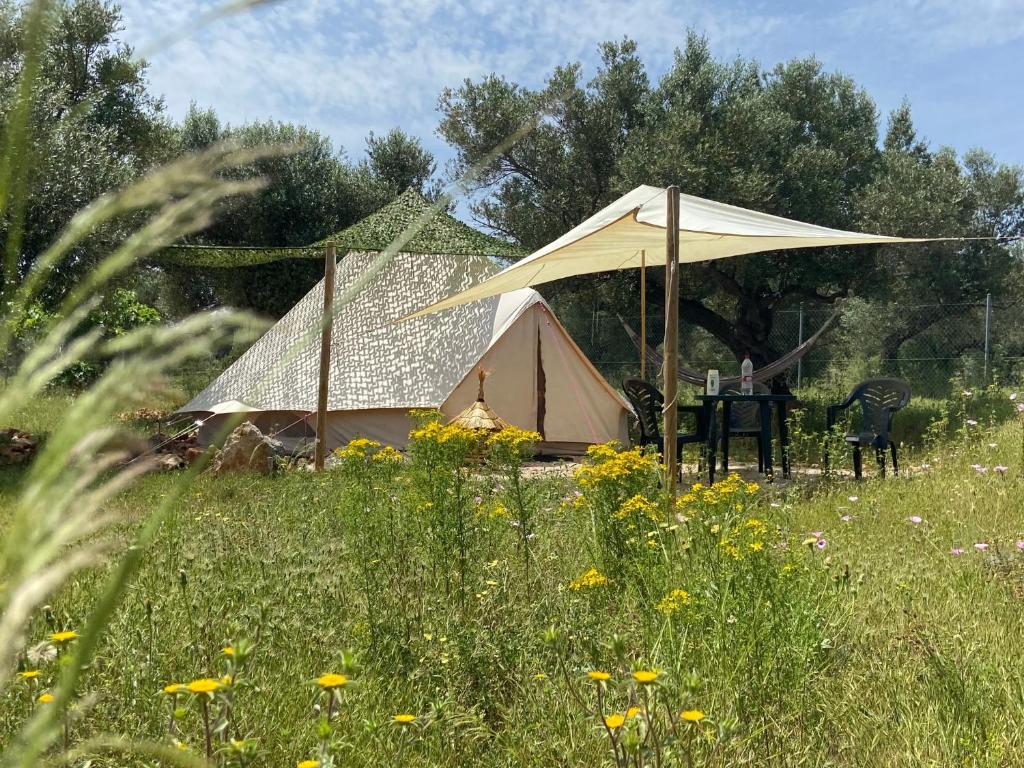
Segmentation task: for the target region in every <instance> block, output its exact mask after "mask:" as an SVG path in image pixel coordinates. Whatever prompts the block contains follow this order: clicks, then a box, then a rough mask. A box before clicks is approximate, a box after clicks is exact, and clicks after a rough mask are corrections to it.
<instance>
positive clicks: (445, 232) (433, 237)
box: [152, 189, 523, 268]
mask: <svg viewBox="0 0 1024 768" xmlns="http://www.w3.org/2000/svg"><path fill="white" fill-rule="evenodd" d="M431 208H432V205H431V203H430V202H428V201H427V200H426V199H425V198H424V197H423V196H422V195H421V194H420V193H419V192H417V191H416V190H414V189H408V190H406V191H405V192H403V193H402V194H401V195H399V196H398V197H397V198H396V199H395V200H394V201H393V202H391V203H388V204H387V205H385V206H384V207H383V208H381V209H380V210H379V211H377V212H376V213H372V214H370V215H369V216H367V217H366V218H364V219H362V220H361V221H358V222H356V223H355V224H353V225H352V226H350V227H347V228H346V229H343V230H342V231H341V232H338V233H337V234H335V235H332V236H330V237H325V238H324V239H323V240H320V241H318V242H316V243H310V244H309V245H307V246H302V247H297V248H256V247H244V246H219V245H174V246H171V247H170V248H166V249H164V250H163V251H161V252H160V253H158V254H156V255H155V256H154V257H153V259H152V262H153V263H154V264H158V265H167V266H172V265H173V266H182V267H225V268H227V267H249V266H254V265H256V264H266V263H268V262H272V261H280V260H282V259H322V258H323V256H324V246H325V245H326V243H327V241H328V240H334V242H335V243H336V244H337V246H338V254H339V255H344V254H345V253H348V252H349V251H361V252H374V251H383V250H385V249H386V248H387V247H388V246H389V245H390V244H391V243H393V242H394V241H395V240H396V239H397V238H398V237H399V236H400V235H401V234H402V233H403V232H405V230H406V229H408V228H409V227H410V226H412V225H413V224H414V223H416V222H417V221H418V220H420V218H421V217H424V216H427V215H428V214H429V212H430V210H431ZM401 250H402V252H403V253H422V254H445V255H447V254H452V255H460V254H479V255H482V256H500V257H504V258H509V259H518V258H521V257H522V256H523V252H522V251H521V250H520V249H519V248H518V247H516V246H515V245H513V244H512V243H509V242H506V241H505V240H500V239H498V238H496V237H491V236H489V235H485V234H483V233H482V232H478V231H477V230H475V229H473V228H472V227H470V226H469V225H467V224H464V223H463V222H461V221H459V220H458V219H456V218H455V217H454V216H451V215H450V214H448V213H447V212H445V211H443V210H439V211H437V212H435V213H434V214H433V215H432V216H431V218H430V219H429V221H428V222H427V224H426V225H425V226H424V227H423V228H422V229H420V230H419V231H418V232H417V233H416V234H415V235H414V236H413V237H412V238H411V239H410V240H409V241H408V242H407V243H405V244H404V245H402V248H401Z"/></svg>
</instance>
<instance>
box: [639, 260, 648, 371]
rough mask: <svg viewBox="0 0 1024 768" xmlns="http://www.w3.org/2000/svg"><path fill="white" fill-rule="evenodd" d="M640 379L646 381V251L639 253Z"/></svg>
mask: <svg viewBox="0 0 1024 768" xmlns="http://www.w3.org/2000/svg"><path fill="white" fill-rule="evenodd" d="M640 378H641V379H643V380H644V381H646V380H647V251H644V250H641V251H640Z"/></svg>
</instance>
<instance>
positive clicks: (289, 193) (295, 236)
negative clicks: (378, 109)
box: [173, 105, 433, 317]
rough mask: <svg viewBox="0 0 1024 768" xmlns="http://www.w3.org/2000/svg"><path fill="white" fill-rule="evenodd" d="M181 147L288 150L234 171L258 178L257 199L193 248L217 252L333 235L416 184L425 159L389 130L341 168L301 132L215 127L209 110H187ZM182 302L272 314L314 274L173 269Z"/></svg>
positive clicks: (230, 210)
mask: <svg viewBox="0 0 1024 768" xmlns="http://www.w3.org/2000/svg"><path fill="white" fill-rule="evenodd" d="M178 134H179V141H180V146H181V150H182V151H194V150H197V149H201V148H203V147H205V146H208V145H210V144H213V143H216V142H234V143H237V144H239V145H241V146H243V147H262V146H268V145H281V146H287V147H291V148H292V149H293V151H289V152H287V153H283V154H281V155H279V156H276V157H269V158H264V159H262V160H259V161H258V162H255V163H253V164H251V165H250V166H248V167H245V168H241V169H234V170H232V171H231V173H232V174H233V175H236V176H238V177H239V178H263V179H265V180H266V182H267V187H266V189H265V190H263V191H262V192H261V193H259V194H256V195H253V196H250V197H246V198H244V199H239V200H236V201H233V202H232V203H231V204H230V205H229V206H227V207H226V208H225V209H224V210H223V211H221V213H220V214H219V215H218V217H217V219H216V221H215V222H214V223H213V224H212V225H211V226H210V227H209V228H208V229H207V230H206V231H204V232H203V233H202V234H201V235H200V236H199V237H197V238H195V242H196V243H199V244H213V245H218V246H225V247H230V246H260V247H280V248H295V247H302V246H307V245H309V244H310V243H313V242H316V241H318V240H321V239H322V238H324V237H326V236H328V235H330V234H333V233H334V232H337V231H338V230H340V229H342V228H344V227H346V226H348V225H350V224H352V223H354V222H356V221H358V220H360V219H361V218H363V217H364V216H366V215H367V214H369V213H371V212H372V211H374V210H377V209H378V208H380V207H381V206H382V205H384V204H385V203H387V202H389V201H390V200H391V199H393V197H394V196H395V195H394V194H393V189H394V185H395V184H398V183H402V182H404V181H409V182H411V183H420V184H422V183H426V181H427V179H428V178H429V176H430V174H431V173H432V172H433V158H432V157H431V156H430V155H429V153H427V152H425V151H424V150H423V149H422V147H420V145H419V143H418V142H417V141H415V140H414V139H411V138H410V137H408V136H406V135H405V134H403V133H401V131H397V130H396V131H392V132H391V133H389V134H388V135H387V137H385V139H381V140H375V139H374V138H373V137H371V140H370V142H369V145H370V148H371V150H374V152H373V153H371V155H370V157H369V159H368V160H366V161H363V162H361V163H357V164H354V163H351V162H350V161H349V160H348V158H347V157H346V155H345V153H344V152H343V151H336V150H335V149H334V147H333V145H332V142H331V140H330V139H329V138H328V137H326V136H324V135H323V134H321V133H319V132H317V131H314V130H311V129H309V128H306V127H305V126H301V125H295V124H291V123H281V122H272V121H268V122H257V123H249V124H246V125H242V126H238V127H231V126H222V125H221V123H220V121H219V119H218V118H217V116H216V114H215V112H214V111H213V110H212V109H200V108H199V107H197V106H195V105H193V106H192V107H191V109H190V110H189V112H188V114H187V115H186V117H185V119H184V120H183V122H182V124H181V126H180V128H179V131H178ZM173 271H175V272H176V273H177V275H178V277H179V280H178V283H179V285H180V286H181V287H182V288H183V289H184V291H185V292H186V294H187V301H186V303H187V304H189V305H192V306H203V305H207V304H213V303H219V304H231V305H233V306H238V307H245V308H250V309H255V310H257V311H260V312H264V313H267V314H270V315H273V316H275V317H279V316H281V315H283V314H284V313H285V312H287V311H288V310H289V309H290V308H291V307H292V306H293V305H294V304H295V302H296V301H298V300H299V299H300V298H301V297H302V296H303V295H305V293H306V292H307V291H308V290H309V289H310V288H311V287H312V286H313V285H315V284H316V282H317V280H319V279H320V277H322V276H323V265H322V264H321V263H320V262H319V261H315V260H306V259H288V260H282V261H274V262H271V263H265V264H254V265H252V266H244V267H234V268H232V269H219V270H204V271H201V272H199V271H195V270H191V269H184V268H180V269H176V270H173Z"/></svg>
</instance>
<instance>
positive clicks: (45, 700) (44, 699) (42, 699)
mask: <svg viewBox="0 0 1024 768" xmlns="http://www.w3.org/2000/svg"><path fill="white" fill-rule="evenodd" d="M36 701H38V702H39V703H40V704H49V703H50V702H52V701H53V694H52V693H44V694H41V695H40V696H39V698H38V699H36Z"/></svg>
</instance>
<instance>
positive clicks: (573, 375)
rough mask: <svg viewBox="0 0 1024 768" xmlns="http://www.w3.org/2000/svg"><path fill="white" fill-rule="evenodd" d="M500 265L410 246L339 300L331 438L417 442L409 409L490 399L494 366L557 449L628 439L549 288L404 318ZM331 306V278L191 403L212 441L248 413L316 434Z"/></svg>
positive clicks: (515, 404) (451, 412)
mask: <svg viewBox="0 0 1024 768" xmlns="http://www.w3.org/2000/svg"><path fill="white" fill-rule="evenodd" d="M441 215H442V216H443V215H444V214H441ZM356 226H359V225H356ZM377 255H378V253H377V252H373V251H357V252H350V253H348V254H347V255H346V256H345V257H344V258H343V259H342V260H341V262H340V264H339V265H338V269H337V273H336V277H335V295H336V296H341V295H344V294H345V292H346V290H348V289H349V288H350V286H352V285H353V284H354V283H355V282H356V281H357V280H358V279H359V277H360V275H362V274H363V273H364V271H365V270H366V268H367V266H368V265H369V264H370V263H371V261H372V260H373V259H374V258H375V257H376V256H377ZM499 271H500V270H499V267H498V266H497V265H496V264H495V263H494V262H493V261H492V260H491V259H489V258H487V257H486V256H483V255H480V254H469V255H467V254H444V253H440V254H439V253H433V254H427V253H411V252H409V253H407V252H403V253H399V254H397V255H396V256H395V257H394V258H393V259H392V260H391V261H390V262H389V263H388V264H387V265H386V266H385V267H384V268H383V270H382V271H381V272H379V273H378V274H377V275H376V277H375V278H374V280H373V281H372V282H371V283H370V284H368V285H367V286H366V287H365V288H363V289H362V290H361V291H360V292H359V293H358V294H356V296H355V297H354V298H353V300H352V301H351V302H350V303H348V304H346V305H344V306H341V307H340V308H336V310H337V311H336V314H335V318H334V326H333V330H332V342H331V365H330V384H329V395H328V408H327V434H326V435H325V438H326V446H327V448H328V449H332V448H334V447H337V446H339V445H343V444H344V443H346V442H348V441H349V440H350V439H352V438H354V437H367V438H370V439H373V440H378V441H380V442H382V443H385V444H388V445H393V446H396V447H399V448H401V447H403V446H404V445H405V444H406V441H407V438H408V433H409V430H410V427H411V424H410V418H409V411H410V410H411V409H420V408H438V409H440V410H441V411H442V412H443V413H444V414H445V415H446V416H447V417H448V418H452V417H454V416H455V415H457V414H458V413H460V412H461V411H463V410H464V409H465V408H466V407H467V406H469V405H470V404H471V403H472V402H473V401H474V400H475V399H476V395H477V384H478V382H477V373H478V371H479V370H481V369H482V370H485V371H487V372H488V374H489V375H488V377H487V384H486V400H487V404H488V405H489V406H490V407H491V408H492V409H493V410H494V412H495V413H497V414H498V415H499V416H500V417H501V418H502V419H504V420H505V421H507V422H509V423H510V424H514V425H515V426H518V427H522V428H524V429H531V430H536V431H538V432H540V433H541V435H542V437H543V443H542V445H541V450H542V451H544V452H547V453H553V454H565V455H571V454H576V453H580V452H582V451H584V450H585V449H586V446H587V445H590V444H593V443H600V442H607V441H609V440H620V441H622V442H625V441H626V440H627V427H626V413H627V406H626V403H625V401H624V400H623V399H622V398H621V396H620V395H619V394H618V393H617V392H616V391H615V390H614V389H612V387H611V386H609V384H608V383H607V382H606V381H605V380H604V379H603V378H602V377H601V376H600V374H599V373H598V372H597V371H596V370H595V369H594V367H593V366H592V365H591V363H590V362H589V361H588V360H587V358H586V357H585V356H584V354H583V353H582V351H581V350H580V349H579V348H578V347H577V346H576V344H575V343H574V342H573V341H572V339H571V338H570V336H569V334H568V333H567V332H566V330H565V329H564V328H563V327H562V325H561V324H560V323H559V322H558V320H557V318H555V316H554V314H553V313H552V311H551V309H550V307H548V305H547V304H546V303H545V302H544V300H543V299H542V298H541V296H540V295H539V294H538V293H537V292H536V291H533V290H532V289H522V290H516V291H511V292H509V293H504V294H501V295H498V296H494V297H491V298H489V299H487V300H485V301H480V302H475V303H473V304H471V305H464V306H461V307H458V308H456V309H454V310H452V311H450V312H442V313H438V314H434V315H431V316H429V317H423V318H420V319H417V320H412V321H408V322H404V323H398V322H395V321H396V320H398V319H399V318H401V317H403V316H405V315H408V314H409V313H411V312H413V311H414V310H416V309H419V308H420V307H423V306H425V305H428V304H432V303H434V302H436V301H439V300H441V299H443V298H445V297H446V296H449V295H451V294H452V293H456V292H458V291H461V290H465V289H466V288H468V287H470V286H472V285H475V284H477V283H479V282H480V281H481V280H485V279H487V278H488V277H491V276H493V275H494V274H496V273H497V272H499ZM322 310H323V281H321V282H320V283H318V284H317V285H316V286H315V287H314V288H313V289H312V290H311V291H310V292H309V293H308V294H307V295H306V296H305V297H304V298H303V299H302V300H301V301H300V302H299V303H298V304H297V305H296V306H295V307H293V308H292V310H291V311H289V312H288V314H286V315H285V316H284V317H283V318H281V320H280V321H278V322H277V323H276V324H275V325H274V326H273V327H272V328H271V329H270V330H269V331H267V333H266V334H264V336H263V337H262V338H260V339H259V340H258V341H257V342H256V343H255V344H254V345H253V346H252V347H251V348H250V349H249V350H248V351H246V352H245V353H244V354H243V355H242V356H241V357H240V358H239V359H238V360H237V361H235V363H234V364H232V365H231V366H230V367H229V368H227V370H225V371H224V372H223V373H222V374H221V375H220V376H219V377H218V378H217V379H216V380H215V381H213V382H212V383H211V384H210V385H209V386H208V387H207V388H206V389H204V390H203V391H202V392H200V393H199V394H198V395H197V396H196V397H195V398H194V399H193V400H192V401H191V402H189V403H188V404H187V405H185V406H184V407H183V408H181V409H180V412H181V413H189V414H194V415H195V416H196V417H197V418H199V419H201V420H202V422H203V425H202V428H201V429H200V440H201V441H202V442H206V441H209V440H211V439H213V438H214V437H215V436H216V435H218V434H219V433H222V427H223V425H224V423H225V422H226V420H227V419H229V418H231V416H232V414H239V413H244V414H245V418H246V419H248V420H251V421H253V422H254V423H255V424H256V425H257V426H259V427H260V428H261V429H263V430H265V431H269V432H277V431H279V430H281V432H280V434H279V435H278V437H279V438H284V439H285V441H287V440H289V439H291V440H295V439H296V438H311V437H312V436H313V434H314V432H313V428H314V424H315V410H316V402H317V380H318V372H319V347H320V340H319V332H318V330H317V329H318V328H319V323H320V319H321V313H322ZM297 345H298V346H297Z"/></svg>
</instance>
